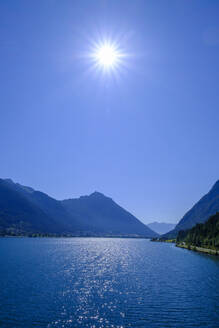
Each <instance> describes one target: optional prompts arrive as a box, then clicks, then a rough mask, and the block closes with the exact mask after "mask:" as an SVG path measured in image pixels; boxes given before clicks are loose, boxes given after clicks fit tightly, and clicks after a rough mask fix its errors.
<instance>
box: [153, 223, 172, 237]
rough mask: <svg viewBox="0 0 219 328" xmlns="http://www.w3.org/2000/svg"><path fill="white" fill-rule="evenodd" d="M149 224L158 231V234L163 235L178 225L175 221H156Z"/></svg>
mask: <svg viewBox="0 0 219 328" xmlns="http://www.w3.org/2000/svg"><path fill="white" fill-rule="evenodd" d="M147 226H148V227H149V228H150V229H151V230H153V231H155V232H157V233H158V234H160V235H162V234H164V233H167V232H169V231H170V230H173V229H174V228H175V226H176V224H174V223H166V222H157V221H154V222H152V223H149V224H147Z"/></svg>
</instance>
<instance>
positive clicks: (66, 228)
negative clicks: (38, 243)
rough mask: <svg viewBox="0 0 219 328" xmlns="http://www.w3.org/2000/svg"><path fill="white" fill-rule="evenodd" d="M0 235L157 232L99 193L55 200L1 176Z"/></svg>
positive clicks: (151, 234)
mask: <svg viewBox="0 0 219 328" xmlns="http://www.w3.org/2000/svg"><path fill="white" fill-rule="evenodd" d="M0 234H1V235H5V234H12V235H13V234H14V235H24V234H57V235H60V234H62V235H63V234H65V235H77V236H81V235H90V236H95V235H98V236H101V235H115V236H118V235H129V236H144V237H154V236H156V235H157V234H156V233H155V232H153V231H152V230H150V229H149V228H148V227H147V226H145V225H144V224H143V223H141V222H140V221H139V220H138V219H137V218H135V217H134V216H133V215H132V214H130V213H129V212H127V211H126V210H124V209H123V208H121V207H120V206H119V205H117V204H116V203H115V202H114V201H113V200H112V199H110V198H108V197H106V196H104V195H103V194H100V193H98V192H95V193H93V194H91V195H90V196H82V197H80V198H79V199H69V200H64V201H58V200H56V199H54V198H52V197H50V196H48V195H47V194H45V193H43V192H40V191H36V190H34V189H33V188H30V187H27V186H22V185H20V184H18V183H14V182H13V181H12V180H10V179H5V180H3V179H0Z"/></svg>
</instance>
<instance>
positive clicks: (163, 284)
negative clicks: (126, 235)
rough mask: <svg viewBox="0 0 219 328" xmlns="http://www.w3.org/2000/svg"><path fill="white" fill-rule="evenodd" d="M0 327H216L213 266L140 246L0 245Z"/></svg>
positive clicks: (100, 241) (170, 249) (218, 304)
mask: <svg viewBox="0 0 219 328" xmlns="http://www.w3.org/2000/svg"><path fill="white" fill-rule="evenodd" d="M0 263H1V267H0V283H1V289H0V327H13V328H17V327H27V328H30V327H54V328H55V327H67V328H68V327H73V328H77V327H80V328H85V327H89V328H94V327H95V328H97V327H98V328H100V327H103V328H108V327H111V328H113V327H120V328H121V327H132V328H136V327H148V328H155V327H156V328H158V327H159V328H165V327H173V328H178V327H180V328H184V327H188V328H189V327H199V328H202V327H209V328H218V327H219V259H218V258H216V257H213V256H209V255H203V254H200V253H196V252H192V251H188V250H184V249H180V248H177V247H175V246H174V245H173V244H165V243H152V242H150V241H148V240H145V239H110V238H109V239H107V238H69V239H68V238H59V239H58V238H57V239H55V238H54V239H53V238H1V239H0Z"/></svg>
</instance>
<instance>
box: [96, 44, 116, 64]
mask: <svg viewBox="0 0 219 328" xmlns="http://www.w3.org/2000/svg"><path fill="white" fill-rule="evenodd" d="M118 59H119V53H118V51H117V50H116V49H115V47H114V46H112V45H110V44H104V45H102V46H100V47H99V49H97V52H96V60H97V62H98V63H99V65H101V66H103V67H105V68H109V67H113V66H115V65H116V63H117V62H118Z"/></svg>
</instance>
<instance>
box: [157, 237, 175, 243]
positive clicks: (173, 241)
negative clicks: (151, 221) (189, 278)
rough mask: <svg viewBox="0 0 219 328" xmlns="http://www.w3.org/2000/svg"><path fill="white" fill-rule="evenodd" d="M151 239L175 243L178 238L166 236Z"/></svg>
mask: <svg viewBox="0 0 219 328" xmlns="http://www.w3.org/2000/svg"><path fill="white" fill-rule="evenodd" d="M151 241H158V242H164V243H175V242H176V239H166V238H162V237H160V238H152V239H151Z"/></svg>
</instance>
